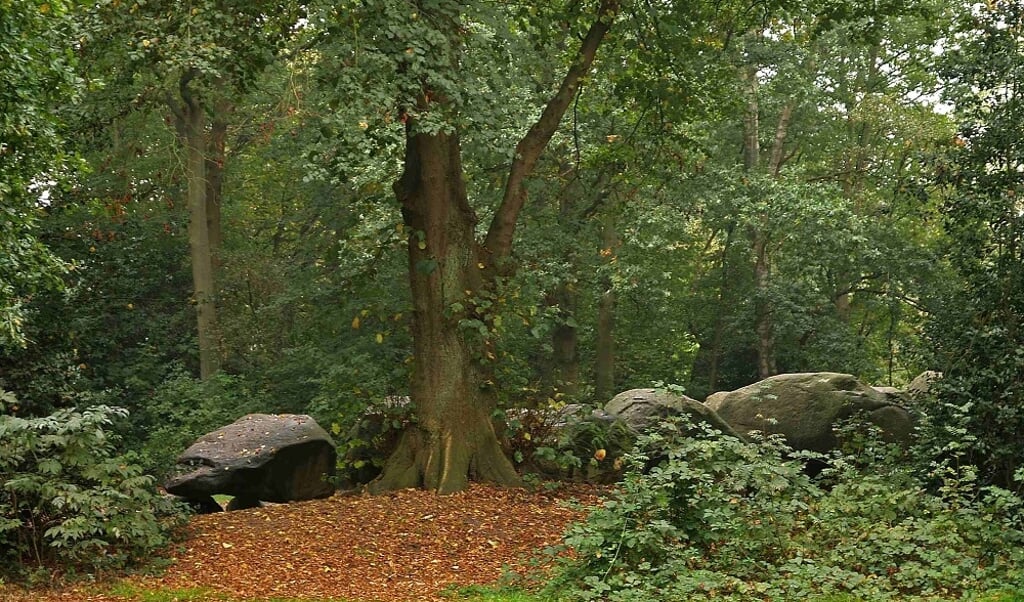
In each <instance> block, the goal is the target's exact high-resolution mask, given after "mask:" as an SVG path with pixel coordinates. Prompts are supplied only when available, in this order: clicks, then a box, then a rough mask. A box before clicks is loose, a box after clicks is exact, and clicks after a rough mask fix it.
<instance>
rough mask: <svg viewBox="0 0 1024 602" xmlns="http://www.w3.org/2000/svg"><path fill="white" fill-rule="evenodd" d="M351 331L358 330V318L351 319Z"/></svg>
mask: <svg viewBox="0 0 1024 602" xmlns="http://www.w3.org/2000/svg"><path fill="white" fill-rule="evenodd" d="M352 330H359V316H356V317H354V318H352Z"/></svg>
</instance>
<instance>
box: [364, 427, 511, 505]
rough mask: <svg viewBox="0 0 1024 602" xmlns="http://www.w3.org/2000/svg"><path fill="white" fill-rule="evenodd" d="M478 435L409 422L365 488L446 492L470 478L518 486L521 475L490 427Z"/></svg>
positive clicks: (463, 485)
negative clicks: (434, 429)
mask: <svg viewBox="0 0 1024 602" xmlns="http://www.w3.org/2000/svg"><path fill="white" fill-rule="evenodd" d="M479 435H480V436H477V437H470V436H466V435H464V434H459V435H456V434H454V433H452V432H450V431H447V432H442V433H436V434H435V433H430V432H427V431H425V430H423V429H422V428H419V427H416V426H409V427H407V428H406V430H405V432H404V433H403V434H402V438H401V440H400V441H399V443H398V447H397V448H396V449H395V451H394V452H393V453H392V454H391V457H390V458H388V461H387V463H386V464H385V465H384V470H383V472H381V474H380V476H379V477H377V478H376V479H374V480H373V482H371V483H370V484H369V485H368V486H367V490H368V491H369V492H370V493H373V494H379V493H385V492H388V491H395V490H398V489H409V488H423V489H430V490H433V491H436V492H437V493H440V494H448V493H455V492H457V491H462V490H464V489H466V487H468V486H469V482H470V481H471V480H472V481H479V482H486V483H493V484H495V485H501V486H503V487H521V486H522V484H523V483H522V479H521V478H520V477H519V475H518V474H517V473H516V471H515V469H514V468H513V467H512V463H511V462H509V460H508V458H507V457H505V454H504V453H503V452H502V450H501V446H500V445H499V444H498V440H497V437H496V436H495V435H494V431H493V430H491V429H487V430H485V431H484V432H483V433H479Z"/></svg>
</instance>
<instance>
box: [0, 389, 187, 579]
mask: <svg viewBox="0 0 1024 602" xmlns="http://www.w3.org/2000/svg"><path fill="white" fill-rule="evenodd" d="M13 402H14V397H13V395H11V394H10V393H6V392H3V391H0V574H7V576H11V577H22V576H26V575H28V574H29V573H30V572H31V570H32V569H41V568H47V569H54V570H57V571H58V572H63V571H71V570H79V569H83V570H90V571H98V570H104V569H117V568H122V567H126V566H128V565H130V564H132V563H134V562H136V561H138V560H142V559H145V558H146V557H147V555H148V554H150V553H151V552H152V551H153V550H154V549H156V548H159V547H161V546H163V545H165V544H167V543H168V541H169V533H170V532H171V530H172V529H173V527H174V526H175V525H176V524H177V523H178V521H179V520H180V519H181V517H182V516H183V515H182V514H181V510H180V508H179V507H178V505H177V504H176V503H174V502H172V501H171V500H170V498H165V497H163V496H160V495H159V494H158V493H157V491H156V488H155V486H154V482H153V478H152V477H150V476H147V475H145V474H143V473H142V470H141V468H140V467H139V466H138V464H137V462H136V458H134V457H132V456H127V455H117V454H116V453H115V437H114V436H113V435H111V434H110V433H109V432H108V427H109V426H110V425H111V422H112V421H113V420H114V419H116V418H122V417H124V416H126V415H127V411H125V410H123V409H119V408H111V407H107V406H96V407H91V408H88V409H86V410H82V411H76V410H71V409H65V410H58V411H56V412H55V413H53V414H51V415H49V416H46V417H42V418H29V419H25V418H18V417H15V416H11V415H8V414H7V413H6V406H7V405H8V404H12V403H13Z"/></svg>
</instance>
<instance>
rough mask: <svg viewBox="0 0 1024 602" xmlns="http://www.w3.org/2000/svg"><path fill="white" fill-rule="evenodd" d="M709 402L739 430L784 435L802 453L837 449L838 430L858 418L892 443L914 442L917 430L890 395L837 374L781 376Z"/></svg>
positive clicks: (815, 373)
mask: <svg viewBox="0 0 1024 602" xmlns="http://www.w3.org/2000/svg"><path fill="white" fill-rule="evenodd" d="M705 403H706V405H707V406H708V407H710V408H711V409H713V410H714V411H716V412H717V413H718V415H719V416H720V417H721V418H722V419H723V420H725V421H726V422H727V423H729V424H730V425H731V426H732V427H733V428H734V429H736V430H737V431H740V432H741V433H747V432H750V431H761V432H763V433H767V434H773V433H778V434H782V435H783V436H785V438H786V442H787V443H788V444H789V446H790V447H792V448H794V449H799V450H811V451H817V452H828V451H831V450H832V449H835V448H836V446H837V444H838V441H837V440H836V436H835V434H834V433H833V432H832V428H833V427H834V426H836V425H837V423H838V422H840V421H841V420H843V419H845V418H849V417H851V416H854V415H855V414H860V415H863V416H864V417H865V418H866V419H867V420H868V421H870V422H872V423H874V424H875V425H877V426H878V427H879V428H881V429H882V432H883V435H884V436H885V437H886V438H887V439H889V440H891V441H897V442H906V441H909V439H910V437H911V434H912V433H913V428H914V419H913V417H912V416H911V414H910V412H908V411H907V410H906V409H905V408H903V407H902V406H900V405H898V404H896V403H894V402H893V398H892V397H891V396H890V395H889V394H888V393H887V392H883V391H878V390H876V389H874V388H872V387H869V386H867V385H865V384H863V383H861V382H860V381H858V380H857V378H856V377H854V376H853V375H850V374H839V373H835V372H805V373H798V374H780V375H778V376H772V377H770V378H767V379H765V380H762V381H760V382H756V383H754V384H752V385H748V386H746V387H743V388H742V389H737V390H735V391H729V392H720V393H715V394H713V395H711V396H709V397H708V399H707V401H706V402H705Z"/></svg>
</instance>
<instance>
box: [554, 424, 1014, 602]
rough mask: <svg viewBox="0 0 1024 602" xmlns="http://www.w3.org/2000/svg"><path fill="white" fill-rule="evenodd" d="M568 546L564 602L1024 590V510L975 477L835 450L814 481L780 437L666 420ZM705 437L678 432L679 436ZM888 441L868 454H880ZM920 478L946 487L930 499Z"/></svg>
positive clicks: (559, 582) (903, 596)
mask: <svg viewBox="0 0 1024 602" xmlns="http://www.w3.org/2000/svg"><path fill="white" fill-rule="evenodd" d="M664 426H665V428H664V430H663V431H661V432H660V433H657V434H654V435H650V436H647V437H645V438H643V439H642V441H641V446H640V447H638V451H635V452H634V453H633V454H631V455H630V456H629V459H628V468H627V473H626V476H625V479H624V480H623V482H622V486H621V488H620V490H619V491H618V492H617V493H616V494H615V495H613V496H612V497H611V499H609V500H608V501H607V502H605V503H604V505H603V506H601V507H599V508H597V509H595V510H594V511H592V512H591V514H590V515H589V517H588V519H587V520H586V521H585V522H583V523H581V524H578V525H576V526H574V527H572V528H571V529H570V531H569V533H568V534H567V537H566V539H565V546H566V547H567V548H571V549H572V552H571V553H569V554H565V553H564V552H566V551H567V550H566V549H564V548H563V549H561V550H552V553H562V555H561V556H560V560H558V567H559V569H558V572H557V575H556V577H555V579H554V580H553V582H552V583H551V584H550V586H549V587H548V592H549V593H555V592H557V593H558V597H559V598H560V599H568V600H607V601H617V600H630V601H639V600H648V599H650V600H702V599H708V600H710V599H715V600H765V599H773V600H815V599H822V598H823V597H830V596H837V597H840V599H841V598H842V597H844V596H848V597H849V598H850V599H865V600H913V599H926V598H938V599H959V598H960V597H962V596H967V595H969V594H970V593H971V592H983V591H996V590H1000V589H1004V588H1006V589H1008V590H1011V591H1012V590H1013V589H1014V588H1015V587H1019V585H1020V584H1021V583H1024V525H1022V522H1021V520H1022V514H1021V500H1020V499H1019V498H1018V497H1016V496H1015V495H1013V494H1012V493H1010V492H1008V491H1006V490H1003V489H998V488H995V487H978V486H977V485H978V484H977V481H976V479H975V476H974V474H973V473H972V472H971V471H970V470H966V471H964V470H956V469H953V468H950V467H948V466H944V465H939V466H935V467H933V470H932V474H931V475H930V476H929V477H927V478H925V479H918V478H916V477H915V476H914V475H913V474H912V473H911V472H910V471H909V470H907V469H902V468H898V467H895V466H894V465H886V464H878V463H872V462H868V461H865V459H864V457H862V456H858V457H851V456H848V455H843V454H837V455H836V456H835V457H833V458H830V459H829V463H830V466H831V467H830V468H829V469H828V470H826V471H825V473H823V475H822V476H821V477H820V478H818V479H815V480H812V479H811V478H809V477H808V476H807V475H806V473H805V472H804V470H803V467H804V465H803V460H804V458H800V457H797V456H798V454H795V453H794V452H793V451H792V450H790V449H788V448H787V447H786V446H785V445H784V444H783V443H782V442H781V441H780V440H778V439H767V440H761V441H754V442H753V443H746V442H743V441H739V440H737V439H735V438H731V437H727V436H722V435H720V434H719V433H716V432H714V431H712V430H710V429H703V428H700V427H694V426H693V425H691V424H683V425H680V424H678V423H670V424H666V425H664ZM695 428H696V429H697V430H696V433H697V436H685V437H684V436H681V433H689V434H691V435H692V434H693V433H694V432H695V431H694V429H695ZM881 447H884V446H883V444H880V443H879V444H878V445H872V446H867V447H866V448H864V450H862V451H863V453H864V454H869V455H871V456H873V457H875V458H883V457H885V456H887V455H888V454H886V453H880V452H879V451H878V450H879V449H880V448H881ZM924 482H929V483H930V482H937V483H941V485H940V486H939V487H938V488H937V489H935V490H931V489H929V488H927V487H926V486H925V485H924V484H923V483H924Z"/></svg>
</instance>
